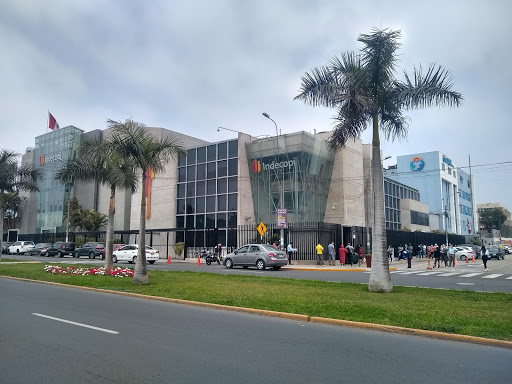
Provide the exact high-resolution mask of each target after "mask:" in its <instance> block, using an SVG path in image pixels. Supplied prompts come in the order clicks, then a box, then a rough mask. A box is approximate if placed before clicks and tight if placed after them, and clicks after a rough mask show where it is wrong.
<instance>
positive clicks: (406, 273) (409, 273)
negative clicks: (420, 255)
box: [397, 271, 423, 275]
mask: <svg viewBox="0 0 512 384" xmlns="http://www.w3.org/2000/svg"><path fill="white" fill-rule="evenodd" d="M397 272H398V273H400V274H401V275H411V274H413V273H419V272H423V271H410V272H402V271H397Z"/></svg>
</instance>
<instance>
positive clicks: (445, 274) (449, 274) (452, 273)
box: [437, 272, 460, 276]
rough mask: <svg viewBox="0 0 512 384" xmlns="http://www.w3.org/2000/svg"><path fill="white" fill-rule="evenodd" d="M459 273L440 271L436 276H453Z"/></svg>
mask: <svg viewBox="0 0 512 384" xmlns="http://www.w3.org/2000/svg"><path fill="white" fill-rule="evenodd" d="M459 274H460V272H448V273H442V274H440V275H437V276H454V275H459Z"/></svg>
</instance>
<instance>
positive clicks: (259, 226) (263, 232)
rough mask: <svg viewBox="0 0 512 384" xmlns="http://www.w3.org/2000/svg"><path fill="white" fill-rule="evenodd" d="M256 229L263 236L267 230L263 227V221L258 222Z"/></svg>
mask: <svg viewBox="0 0 512 384" xmlns="http://www.w3.org/2000/svg"><path fill="white" fill-rule="evenodd" d="M256 229H257V230H258V232H259V233H260V235H261V236H263V235H264V234H265V232H267V227H265V224H263V221H262V222H261V223H260V225H258V228H256Z"/></svg>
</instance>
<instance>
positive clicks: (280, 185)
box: [262, 112, 284, 247]
mask: <svg viewBox="0 0 512 384" xmlns="http://www.w3.org/2000/svg"><path fill="white" fill-rule="evenodd" d="M262 115H263V116H265V117H266V118H267V119H269V120H272V122H273V123H274V125H275V126H276V146H277V160H279V133H278V130H277V123H276V122H275V121H274V119H272V118H271V117H270V116H269V115H268V113H266V112H263V113H262ZM276 172H277V182H278V185H279V195H280V197H279V199H280V200H281V201H280V204H279V206H280V208H281V209H283V183H284V180H283V181H281V180H280V179H279V170H278V169H276ZM281 172H282V171H281ZM283 179H284V173H283ZM283 246H284V229H283V228H281V247H283Z"/></svg>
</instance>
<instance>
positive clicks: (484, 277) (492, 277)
mask: <svg viewBox="0 0 512 384" xmlns="http://www.w3.org/2000/svg"><path fill="white" fill-rule="evenodd" d="M498 276H503V273H493V274H492V275H487V276H482V279H495V278H497V277H498Z"/></svg>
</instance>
